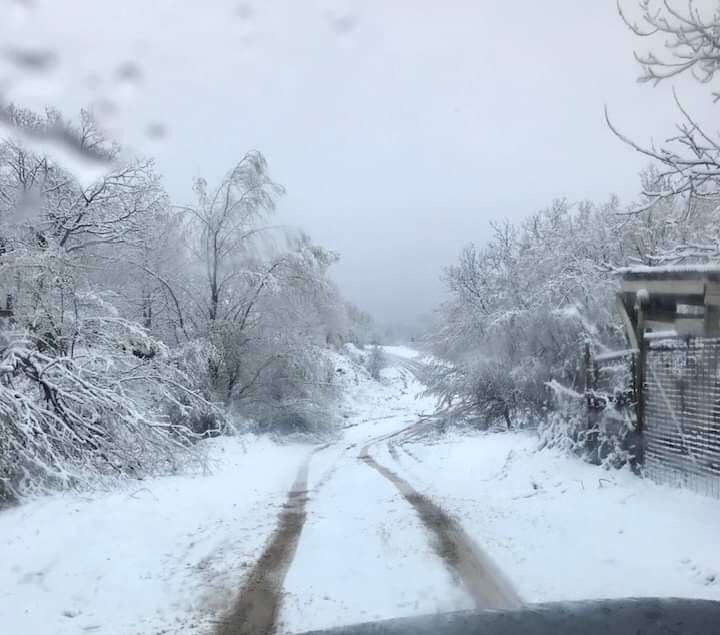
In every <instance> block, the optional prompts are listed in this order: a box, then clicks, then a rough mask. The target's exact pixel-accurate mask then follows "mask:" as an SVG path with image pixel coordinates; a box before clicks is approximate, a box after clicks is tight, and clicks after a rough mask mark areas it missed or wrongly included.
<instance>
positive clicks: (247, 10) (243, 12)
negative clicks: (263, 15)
mask: <svg viewBox="0 0 720 635" xmlns="http://www.w3.org/2000/svg"><path fill="white" fill-rule="evenodd" d="M254 15H255V9H254V8H253V7H252V5H249V4H246V3H242V4H239V5H237V6H236V7H235V17H236V18H238V19H239V20H251V19H252V17H253V16H254Z"/></svg>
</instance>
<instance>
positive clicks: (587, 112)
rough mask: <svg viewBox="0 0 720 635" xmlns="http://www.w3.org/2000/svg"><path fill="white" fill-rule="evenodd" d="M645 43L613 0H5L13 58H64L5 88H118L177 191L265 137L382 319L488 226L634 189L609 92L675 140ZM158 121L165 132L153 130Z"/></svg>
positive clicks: (310, 220) (135, 132)
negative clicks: (152, 134) (650, 78)
mask: <svg viewBox="0 0 720 635" xmlns="http://www.w3.org/2000/svg"><path fill="white" fill-rule="evenodd" d="M708 2H709V3H712V2H714V0H705V2H704V3H708ZM633 4H634V2H633V0H625V2H624V6H627V7H628V8H629V9H630V10H632V7H633ZM700 4H703V3H702V2H701V3H700ZM648 46H649V42H647V41H638V40H637V39H636V38H635V37H634V36H632V34H630V33H629V32H628V30H627V29H626V27H625V26H624V24H623V23H622V22H621V21H620V18H619V17H618V15H617V10H616V6H615V0H592V1H587V0H582V1H580V0H545V1H544V2H538V1H537V0H513V1H511V0H507V1H506V0H503V1H500V0H497V1H494V2H490V1H483V0H444V1H443V2H438V1H436V0H435V1H429V0H366V1H364V2H354V3H347V2H345V3H342V4H339V3H337V2H319V1H317V0H316V1H314V2H301V1H299V0H295V1H293V0H271V1H259V0H257V1H255V2H242V3H238V2H229V1H226V0H215V1H213V0H208V1H206V2H189V1H187V0H155V1H152V0H124V1H123V2H120V3H118V2H107V1H101V0H62V2H50V0H23V1H22V2H18V0H0V55H1V54H2V49H3V48H4V49H5V51H7V50H8V49H11V48H13V47H14V48H19V49H22V50H28V49H29V50H52V51H54V52H55V53H56V54H57V64H56V65H54V66H52V67H51V68H50V69H49V72H47V73H42V74H35V75H34V74H33V73H32V72H28V71H27V69H26V70H25V71H23V74H22V75H21V76H20V77H19V78H18V75H17V73H14V78H15V79H14V81H13V82H12V83H7V81H6V82H5V83H3V80H7V79H8V78H11V77H13V71H16V70H17V69H16V68H14V67H13V66H12V65H11V64H9V63H8V62H7V61H5V62H4V63H0V91H1V90H3V89H4V93H5V99H12V100H15V101H17V102H18V103H21V104H22V105H30V106H34V107H39V106H42V105H43V104H45V103H48V102H50V103H52V104H54V105H58V106H60V107H61V108H63V109H66V110H68V111H70V110H73V109H77V108H78V107H80V106H82V105H85V104H88V103H96V104H97V103H99V102H101V101H102V100H109V101H111V102H112V103H113V104H114V105H115V107H116V108H117V111H116V114H115V115H113V116H112V117H110V116H106V117H105V119H104V121H105V122H106V123H107V124H108V125H109V126H110V127H111V128H112V129H113V130H114V132H115V134H116V135H117V136H118V138H119V139H120V140H121V141H123V142H124V143H127V144H130V145H133V146H134V147H135V148H137V149H138V150H139V151H143V152H149V153H152V154H155V155H156V156H157V161H158V166H159V170H160V172H162V173H163V174H164V175H165V180H166V184H167V186H168V189H169V190H170V192H171V194H172V195H173V197H174V198H175V199H176V200H177V201H178V202H186V201H188V200H189V199H190V197H191V190H190V188H191V181H192V177H193V176H194V175H200V174H202V175H203V176H205V177H206V178H207V179H208V180H209V181H211V182H212V181H213V179H217V178H219V177H220V175H221V174H222V173H223V172H225V171H226V170H228V169H229V168H230V167H231V166H232V165H233V164H234V163H235V162H236V161H237V160H239V159H240V158H241V157H242V155H243V154H244V153H245V151H246V150H248V149H253V148H256V149H259V150H261V151H263V152H264V153H265V154H266V156H267V158H268V161H269V163H270V168H271V173H272V175H273V176H274V178H275V179H276V180H277V181H278V182H280V183H281V184H283V185H284V186H285V187H286V188H287V192H288V193H287V195H286V196H285V197H284V198H283V200H282V201H281V204H280V214H281V216H280V218H281V220H282V221H283V222H286V223H288V224H297V225H300V226H302V227H303V228H304V229H306V230H308V231H309V233H310V234H311V235H312V236H313V237H314V238H315V240H316V241H318V242H319V243H321V244H323V245H324V246H327V247H329V248H331V249H334V250H336V251H338V252H339V253H340V255H341V263H340V264H339V265H338V267H337V269H336V272H335V277H336V279H337V280H338V281H339V282H340V284H341V286H342V288H343V290H344V292H345V294H346V296H348V297H349V298H350V299H352V300H354V301H355V302H357V303H358V304H359V305H361V306H362V307H363V308H365V309H367V310H369V311H371V312H372V313H373V314H375V315H376V316H377V317H378V318H379V319H381V320H406V319H411V318H413V317H414V316H415V315H416V314H418V313H419V312H424V311H427V310H429V309H431V308H432V307H433V306H434V305H435V304H436V303H437V301H438V300H439V299H440V297H441V295H442V285H441V283H440V280H439V278H440V274H441V272H442V268H443V267H445V266H447V265H448V264H451V263H452V262H453V261H454V259H455V257H456V255H457V253H458V251H459V250H460V248H461V247H462V246H463V245H465V244H467V243H469V242H471V241H474V242H478V243H482V242H483V241H484V239H485V237H486V236H487V235H488V230H489V226H488V224H489V222H490V221H492V220H501V219H503V218H511V219H519V218H521V217H523V216H525V215H527V214H528V213H530V212H532V211H534V210H536V209H539V208H541V207H543V206H545V205H547V204H549V203H550V202H551V200H552V199H553V198H554V197H561V196H566V197H567V198H569V199H570V200H573V201H574V200H579V199H582V198H593V199H598V200H600V199H605V198H606V197H607V195H609V194H610V193H613V192H614V193H617V194H619V195H620V196H621V197H622V198H623V199H624V200H630V199H631V198H632V197H633V196H634V195H635V193H636V192H637V183H638V179H637V172H638V170H639V169H640V168H641V167H643V166H644V165H645V163H646V161H645V160H644V159H643V158H642V157H640V156H638V155H637V154H635V153H634V152H633V151H632V150H631V149H630V148H628V147H626V146H625V145H623V144H622V143H621V142H620V141H619V140H618V139H616V138H615V137H614V136H613V135H612V133H611V132H610V131H609V130H608V129H607V127H606V124H605V121H604V118H603V106H604V105H605V104H607V105H608V107H609V109H610V113H611V116H612V117H613V118H614V120H615V121H616V122H617V124H618V125H619V126H620V127H621V128H622V129H624V130H627V131H628V132H630V133H632V135H633V136H635V137H637V138H638V139H640V140H647V139H649V138H650V137H651V136H653V135H654V136H655V137H656V138H657V139H663V138H665V137H666V136H668V135H670V134H671V133H672V124H673V122H674V121H675V120H676V113H675V111H674V108H673V105H672V103H671V97H670V86H662V87H659V88H652V87H651V86H648V85H638V84H637V83H636V82H635V79H636V77H637V76H638V74H639V71H640V69H639V67H638V66H637V64H636V63H635V61H634V60H633V57H632V53H633V50H635V49H638V50H640V51H645V50H647V47H648ZM128 63H130V64H131V65H134V66H135V67H137V68H139V72H140V79H139V81H131V80H127V79H125V80H123V79H122V77H123V70H122V69H123V68H127V65H128ZM131 70H132V69H131ZM128 74H129V75H133V73H132V72H130V73H128V72H127V71H126V72H125V73H124V75H125V76H127V75H128ZM680 91H681V92H680V94H681V96H683V95H684V96H685V98H686V99H685V103H686V104H687V105H688V106H689V107H690V109H691V110H693V111H694V112H697V113H698V114H700V115H701V116H707V115H708V114H709V113H710V112H712V106H711V105H710V100H709V99H706V98H704V93H703V92H702V91H698V89H697V88H696V87H694V86H692V85H689V84H687V83H686V84H684V85H682V86H680ZM158 123H160V124H162V125H163V126H164V127H165V128H166V129H167V135H166V136H165V137H164V138H163V139H162V140H160V141H158V140H155V141H153V140H151V139H148V138H147V137H146V135H145V132H146V131H147V129H148V128H149V127H151V126H153V125H155V124H158Z"/></svg>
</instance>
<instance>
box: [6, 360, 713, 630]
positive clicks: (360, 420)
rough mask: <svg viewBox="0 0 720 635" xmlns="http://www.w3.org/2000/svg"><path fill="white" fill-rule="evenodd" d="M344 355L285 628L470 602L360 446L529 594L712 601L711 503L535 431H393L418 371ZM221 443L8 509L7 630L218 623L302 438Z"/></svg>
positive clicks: (296, 460)
mask: <svg viewBox="0 0 720 635" xmlns="http://www.w3.org/2000/svg"><path fill="white" fill-rule="evenodd" d="M387 352H388V353H389V354H390V355H389V358H391V359H392V358H393V357H394V358H396V359H397V358H399V357H403V358H405V359H410V360H412V359H413V357H414V355H413V351H412V350H411V349H400V350H398V349H397V348H393V349H389V350H388V351H387ZM337 367H338V369H339V370H338V373H337V374H338V381H340V382H341V383H342V385H343V386H344V389H345V396H344V399H343V402H342V404H341V406H340V408H339V413H338V421H339V422H340V423H341V425H342V426H344V427H343V431H342V436H341V438H340V439H339V440H336V441H334V442H333V443H331V444H330V445H329V446H328V447H326V448H324V449H322V450H320V451H318V452H316V453H315V454H314V455H313V458H312V460H311V463H310V472H309V477H308V500H307V504H306V512H307V518H306V521H305V525H304V527H303V529H302V532H301V534H300V539H299V543H298V547H297V551H296V553H295V556H294V559H293V560H292V563H291V564H290V567H289V570H288V572H287V576H286V578H285V581H284V585H283V589H284V599H283V603H282V607H281V611H280V616H279V624H278V627H279V631H280V632H298V631H302V630H304V629H309V628H318V627H326V626H333V625H338V624H345V623H351V622H357V621H363V620H370V619H377V618H385V617H394V616H401V615H415V614H421V613H428V612H434V611H446V610H454V609H459V608H469V607H470V606H472V600H471V598H470V596H469V595H468V594H467V593H466V592H465V591H464V589H463V588H461V587H460V586H458V584H457V582H456V581H454V578H453V576H452V575H451V574H450V572H449V571H448V568H447V566H446V565H445V564H444V563H443V561H442V560H441V559H440V558H439V557H438V555H437V553H436V552H435V551H434V550H433V548H432V540H431V539H430V536H429V535H428V531H427V529H426V528H425V527H424V526H423V524H422V522H421V521H420V519H419V517H418V515H417V513H416V512H415V510H414V509H413V508H412V507H411V506H410V505H409V504H408V502H407V501H406V500H404V499H403V497H402V496H401V495H400V493H399V492H398V490H397V489H396V488H395V487H394V486H393V485H392V483H391V482H390V481H389V480H387V479H386V478H384V477H383V476H382V475H381V474H380V473H379V472H377V471H376V470H374V469H372V468H371V467H370V466H369V465H368V464H366V463H365V462H363V461H361V460H360V459H359V457H361V455H362V454H363V452H364V451H365V448H368V450H367V451H368V452H369V454H370V455H371V456H372V457H373V458H374V459H375V460H376V461H377V462H378V463H379V464H381V465H383V466H385V467H387V468H389V469H390V470H392V471H393V472H395V473H397V474H398V475H400V476H401V477H402V478H403V479H405V480H406V481H407V482H408V483H410V484H411V485H413V486H414V487H415V488H416V489H417V490H418V491H420V492H423V493H425V494H429V495H430V496H431V497H432V499H433V500H434V501H436V502H437V503H439V504H440V505H441V506H442V507H443V508H444V509H445V510H446V511H448V512H450V513H451V514H452V515H453V516H454V517H455V518H457V519H458V520H459V521H460V522H461V524H462V526H463V527H464V529H465V530H466V532H467V533H468V534H469V535H470V536H471V537H472V539H474V541H475V542H476V543H477V545H478V546H479V547H481V548H482V549H483V550H485V552H486V553H487V554H489V556H490V557H491V558H492V559H493V560H494V561H495V563H496V564H497V565H498V566H499V567H500V568H501V570H502V571H503V572H504V573H505V574H506V576H507V577H509V578H510V580H511V581H512V583H513V584H514V585H515V587H516V589H517V591H518V592H519V593H520V595H521V596H522V598H523V599H524V600H525V601H529V602H534V601H544V600H555V599H575V598H590V597H617V596H625V595H664V596H670V595H680V596H691V597H704V598H714V599H720V579H718V577H719V576H720V550H718V549H717V528H718V527H719V526H720V503H718V501H715V500H712V499H706V498H702V497H700V496H697V495H694V494H691V493H688V492H684V491H680V490H674V489H671V488H668V487H661V486H656V485H653V484H652V483H648V482H644V481H642V480H640V479H638V478H636V477H634V476H633V475H631V474H629V473H626V472H606V471H603V470H601V469H599V468H596V467H592V466H589V465H586V464H583V463H582V462H580V461H578V460H576V459H574V458H570V457H566V456H562V455H559V454H556V453H553V452H550V451H544V452H540V453H538V452H536V451H535V440H534V438H533V437H532V435H531V434H528V433H515V434H508V433H498V434H480V433H476V434H459V433H453V434H451V435H446V436H442V437H440V436H437V437H434V436H432V435H430V436H424V437H408V436H407V435H405V434H403V433H402V432H401V431H403V430H404V429H406V428H408V427H410V426H412V425H413V424H415V423H416V422H417V421H418V420H419V419H420V418H421V417H422V415H423V414H428V413H431V412H432V407H433V403H432V401H431V400H429V399H428V398H426V397H418V393H419V392H420V391H421V390H422V386H421V385H420V384H418V383H417V381H416V380H415V379H414V378H413V377H412V374H411V368H410V367H407V366H405V365H400V366H396V367H395V366H394V367H391V368H388V369H385V370H384V371H383V376H384V382H383V383H382V384H380V383H378V382H374V381H373V380H371V379H370V378H369V377H368V375H367V373H365V372H364V371H363V370H362V369H361V368H359V367H358V366H357V365H356V364H354V363H353V362H351V361H350V360H348V359H347V358H345V357H340V356H338V358H337ZM425 425H426V426H427V424H425ZM394 433H400V434H397V435H396V436H391V435H393V434H394ZM213 443H214V444H215V447H214V449H213V456H214V457H215V460H216V469H215V471H214V473H213V474H211V475H208V476H197V477H187V476H183V477H180V476H177V477H168V478H163V479H155V480H147V481H144V482H143V483H139V484H136V485H135V486H134V487H131V488H128V489H124V490H122V491H116V492H113V493H98V494H95V495H93V496H79V495H72V494H63V495H55V496H50V497H46V498H43V499H39V500H35V501H29V502H26V503H25V504H24V505H22V506H20V507H18V508H15V509H10V510H7V511H4V512H2V513H0V562H1V563H2V566H1V567H0V632H1V633H3V635H5V634H7V635H46V634H47V635H50V634H51V635H56V634H57V635H70V634H82V633H106V634H108V635H155V634H159V633H165V634H171V633H177V634H179V633H197V634H201V633H211V632H213V629H214V621H215V620H217V619H220V618H221V617H222V615H223V613H224V611H225V610H226V609H227V608H228V607H229V606H230V604H231V603H232V601H233V598H234V597H235V595H236V594H237V592H238V590H239V588H240V587H241V583H242V580H243V577H244V575H245V573H246V572H247V571H248V570H249V568H250V565H252V564H253V563H254V562H255V561H256V560H257V558H258V556H259V554H260V553H261V552H262V549H263V547H264V545H265V543H266V542H267V541H268V538H269V536H270V535H271V534H272V532H273V529H274V527H275V524H276V520H277V516H278V514H279V513H280V512H281V510H282V509H283V504H284V502H285V500H286V494H287V491H288V489H289V488H290V487H291V484H292V482H293V480H294V479H295V476H296V473H297V470H298V467H299V466H300V465H301V464H302V463H303V462H304V461H305V459H306V458H307V456H308V454H309V453H310V451H311V449H312V448H311V447H310V446H307V445H301V444H292V445H276V444H273V443H271V442H270V441H267V440H258V439H254V440H247V441H246V443H245V446H243V444H241V443H240V442H238V441H237V440H233V439H224V440H216V441H214V442H213Z"/></svg>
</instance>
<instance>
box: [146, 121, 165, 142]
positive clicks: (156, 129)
mask: <svg viewBox="0 0 720 635" xmlns="http://www.w3.org/2000/svg"><path fill="white" fill-rule="evenodd" d="M145 132H146V134H147V136H148V137H149V138H150V139H152V140H154V141H160V140H161V139H164V138H165V137H166V136H167V128H166V127H165V125H163V124H161V123H159V122H154V123H151V124H150V125H149V126H148V127H147V130H146V131H145Z"/></svg>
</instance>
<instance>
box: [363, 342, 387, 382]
mask: <svg viewBox="0 0 720 635" xmlns="http://www.w3.org/2000/svg"><path fill="white" fill-rule="evenodd" d="M365 365H366V368H367V371H368V373H370V377H372V378H373V379H375V380H379V379H380V372H381V371H382V369H383V368H385V366H386V365H387V359H386V358H385V352H384V351H383V349H382V348H381V347H380V345H378V344H373V345H372V346H371V347H370V353H369V354H368V355H367V360H366V362H365Z"/></svg>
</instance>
